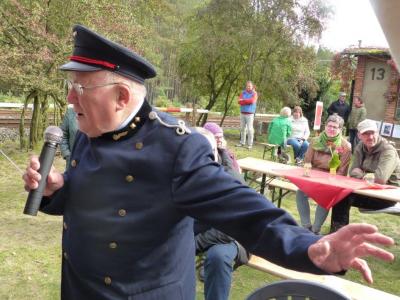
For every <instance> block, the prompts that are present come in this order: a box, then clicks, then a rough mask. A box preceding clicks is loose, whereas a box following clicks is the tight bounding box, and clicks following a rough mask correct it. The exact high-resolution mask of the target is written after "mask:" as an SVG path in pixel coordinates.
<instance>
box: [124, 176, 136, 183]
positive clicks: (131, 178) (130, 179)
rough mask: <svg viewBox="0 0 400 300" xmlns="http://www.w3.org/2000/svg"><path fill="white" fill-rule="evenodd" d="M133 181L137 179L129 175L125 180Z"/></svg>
mask: <svg viewBox="0 0 400 300" xmlns="http://www.w3.org/2000/svg"><path fill="white" fill-rule="evenodd" d="M133 179H135V178H134V177H133V176H132V175H127V176H126V177H125V180H126V181H127V182H132V181H133Z"/></svg>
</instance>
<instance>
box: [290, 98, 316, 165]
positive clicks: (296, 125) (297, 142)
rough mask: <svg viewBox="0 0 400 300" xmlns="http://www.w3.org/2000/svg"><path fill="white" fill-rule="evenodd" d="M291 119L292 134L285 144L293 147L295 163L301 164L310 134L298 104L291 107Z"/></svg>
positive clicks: (306, 121)
mask: <svg viewBox="0 0 400 300" xmlns="http://www.w3.org/2000/svg"><path fill="white" fill-rule="evenodd" d="M291 120H292V135H291V136H290V137H289V138H288V140H287V144H288V145H291V146H292V147H293V152H294V159H295V161H296V164H297V165H298V164H301V163H302V162H303V159H304V154H305V153H306V151H307V149H308V145H309V143H308V142H307V140H308V138H309V136H310V127H309V126H308V120H307V119H306V118H305V117H304V116H303V110H302V109H301V107H300V106H295V107H294V108H293V116H292V118H291Z"/></svg>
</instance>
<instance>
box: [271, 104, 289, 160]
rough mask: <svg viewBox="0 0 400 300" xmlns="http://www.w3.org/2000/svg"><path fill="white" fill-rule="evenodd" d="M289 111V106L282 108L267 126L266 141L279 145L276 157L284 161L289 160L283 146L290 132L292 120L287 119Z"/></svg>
mask: <svg viewBox="0 0 400 300" xmlns="http://www.w3.org/2000/svg"><path fill="white" fill-rule="evenodd" d="M291 113H292V111H291V109H290V108H289V107H284V108H282V109H281V113H280V116H279V117H276V118H275V119H273V120H272V121H271V124H269V126H268V143H269V144H273V145H278V146H279V147H278V158H279V160H281V161H282V162H284V163H286V162H288V161H289V155H287V154H286V153H285V152H284V151H283V148H284V147H286V142H287V139H288V138H289V136H290V135H291V134H292V122H291V120H290V119H289V117H290V115H291Z"/></svg>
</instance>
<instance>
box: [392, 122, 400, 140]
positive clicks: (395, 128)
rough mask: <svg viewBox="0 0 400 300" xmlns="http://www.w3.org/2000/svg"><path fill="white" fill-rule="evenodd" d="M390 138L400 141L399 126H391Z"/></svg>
mask: <svg viewBox="0 0 400 300" xmlns="http://www.w3.org/2000/svg"><path fill="white" fill-rule="evenodd" d="M392 137H394V138H397V139H400V125H394V126H393V132H392Z"/></svg>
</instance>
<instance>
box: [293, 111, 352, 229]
mask: <svg viewBox="0 0 400 300" xmlns="http://www.w3.org/2000/svg"><path fill="white" fill-rule="evenodd" d="M343 123H344V121H343V118H342V117H340V116H339V115H337V114H333V115H331V116H329V117H328V119H327V121H326V125H325V130H324V131H323V132H322V133H321V134H320V135H319V136H317V137H315V138H313V139H312V140H311V144H310V147H309V148H308V150H307V152H306V154H305V157H304V162H305V163H311V166H312V168H313V169H316V170H320V171H326V172H329V162H330V160H331V159H332V153H333V152H334V151H336V152H337V153H338V154H339V158H340V165H339V167H338V168H337V174H339V175H347V170H348V168H349V164H350V158H351V146H350V143H349V142H347V141H346V139H345V138H344V137H343V136H342V133H341V131H342V128H343ZM296 203H297V209H298V211H299V214H300V221H301V225H302V226H303V227H305V228H308V229H310V230H312V231H313V232H314V233H316V234H319V232H320V230H321V227H322V224H323V223H324V222H325V219H326V217H327V215H328V210H326V209H325V208H323V207H321V206H319V205H317V209H316V211H315V220H314V224H313V225H311V220H310V204H309V202H308V196H307V195H306V194H305V193H303V192H302V191H301V190H298V191H297V193H296Z"/></svg>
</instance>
